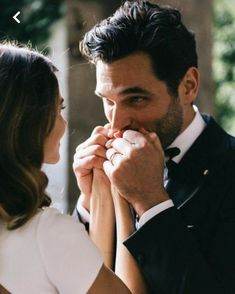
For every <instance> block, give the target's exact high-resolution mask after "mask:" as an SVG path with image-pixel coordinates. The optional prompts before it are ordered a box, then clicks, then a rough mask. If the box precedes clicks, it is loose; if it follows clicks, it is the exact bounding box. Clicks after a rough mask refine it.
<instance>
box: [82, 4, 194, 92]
mask: <svg viewBox="0 0 235 294" xmlns="http://www.w3.org/2000/svg"><path fill="white" fill-rule="evenodd" d="M80 51H81V53H82V54H83V55H84V56H85V57H87V58H88V60H89V61H90V62H92V63H95V64H96V62H97V61H98V60H101V61H103V62H106V63H111V62H113V61H115V60H118V59H120V58H123V57H126V56H128V55H130V54H132V53H138V52H143V53H146V54H148V55H149V56H150V58H151V61H152V65H153V69H154V72H155V75H156V76H157V78H158V79H160V80H162V81H164V82H166V85H167V87H168V90H169V91H170V92H171V93H172V94H174V95H177V94H178V86H179V83H180V81H181V80H182V78H183V77H184V75H185V73H186V72H187V70H188V69H189V68H190V67H192V66H193V67H197V53H196V42H195V37H194V34H193V33H192V32H191V31H189V30H188V29H187V28H186V27H185V26H184V25H183V23H182V22H181V14H180V12H179V11H178V10H177V9H175V8H171V7H166V6H160V5H157V4H151V3H149V2H148V1H138V0H137V1H125V2H124V4H123V5H122V6H121V7H120V8H119V9H118V10H117V11H116V12H115V13H114V14H113V15H112V16H111V17H109V18H107V19H105V20H103V21H102V22H100V23H99V24H97V25H96V26H94V27H93V28H92V29H91V30H90V31H89V32H88V33H86V34H85V36H84V39H83V40H82V41H81V42H80ZM177 96H178V95H177Z"/></svg>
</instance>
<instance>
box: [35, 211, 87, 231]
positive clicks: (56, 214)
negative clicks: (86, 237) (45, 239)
mask: <svg viewBox="0 0 235 294" xmlns="http://www.w3.org/2000/svg"><path fill="white" fill-rule="evenodd" d="M36 218H37V219H38V220H37V223H38V233H42V232H44V233H47V234H51V231H53V232H54V233H55V232H57V231H58V232H61V233H62V232H63V231H64V230H66V231H67V232H69V231H71V232H72V231H74V230H75V231H76V232H77V231H83V232H84V233H85V234H87V232H86V231H85V227H84V225H83V224H81V223H80V222H78V221H76V220H75V219H74V218H73V217H72V216H71V215H68V214H63V213H61V212H60V211H59V210H58V209H56V208H53V207H45V208H43V209H41V210H40V211H39V212H38V214H37V215H36Z"/></svg>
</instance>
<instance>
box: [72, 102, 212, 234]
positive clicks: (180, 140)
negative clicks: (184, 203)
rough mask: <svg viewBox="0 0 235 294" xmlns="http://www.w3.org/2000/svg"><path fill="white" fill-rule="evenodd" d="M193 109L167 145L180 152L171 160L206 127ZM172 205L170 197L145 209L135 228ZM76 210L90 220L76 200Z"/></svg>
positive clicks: (186, 149) (181, 153)
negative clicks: (188, 123)
mask: <svg viewBox="0 0 235 294" xmlns="http://www.w3.org/2000/svg"><path fill="white" fill-rule="evenodd" d="M193 108H194V111H195V116H194V118H193V120H192V122H191V123H190V125H189V126H188V127H187V128H186V129H185V130H184V131H183V132H182V133H181V134H180V135H179V136H178V137H176V139H175V140H174V141H173V142H172V143H171V144H170V145H169V146H168V147H167V148H172V147H177V148H179V149H180V153H179V154H178V155H177V156H175V157H174V158H173V159H172V160H173V161H175V162H176V163H179V162H180V160H181V159H182V158H183V156H184V155H185V153H186V152H187V151H188V149H189V148H190V147H191V146H192V144H193V143H194V141H195V140H196V139H197V137H198V136H199V135H200V134H201V133H202V131H203V130H204V128H205V127H206V123H205V121H204V120H203V118H202V116H201V114H200V112H199V111H198V108H197V107H196V106H195V105H194V106H193ZM167 181H168V178H167V172H166V170H165V171H164V185H166V183H167ZM172 206H174V203H173V201H172V200H171V199H169V200H166V201H164V202H162V203H160V204H157V205H155V206H153V207H152V208H150V209H149V210H147V211H146V212H145V213H143V215H142V216H141V217H140V219H139V222H137V223H136V227H137V229H138V228H140V227H141V226H143V225H144V224H145V223H146V222H147V221H149V220H150V219H151V218H153V217H154V216H155V215H157V214H159V213H160V212H162V211H164V210H166V209H168V208H170V207H172ZM77 210H78V212H79V214H80V217H81V219H82V221H84V222H89V220H90V214H89V212H88V211H87V210H86V209H85V208H84V207H83V206H82V205H81V204H80V202H79V201H78V203H77Z"/></svg>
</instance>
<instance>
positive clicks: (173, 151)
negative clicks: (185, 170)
mask: <svg viewBox="0 0 235 294" xmlns="http://www.w3.org/2000/svg"><path fill="white" fill-rule="evenodd" d="M178 154H180V149H179V148H177V147H173V148H168V149H166V150H165V156H166V157H167V158H169V159H168V160H167V162H166V167H167V170H168V178H170V177H172V176H173V175H174V173H175V172H176V170H177V166H178V164H177V163H176V162H174V161H173V160H172V158H174V157H175V156H177V155H178Z"/></svg>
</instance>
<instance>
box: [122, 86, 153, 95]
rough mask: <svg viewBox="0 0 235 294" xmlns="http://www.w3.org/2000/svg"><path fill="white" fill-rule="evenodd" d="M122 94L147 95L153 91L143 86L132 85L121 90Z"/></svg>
mask: <svg viewBox="0 0 235 294" xmlns="http://www.w3.org/2000/svg"><path fill="white" fill-rule="evenodd" d="M120 94H122V95H127V94H145V95H152V93H151V92H149V91H148V90H146V89H143V88H141V87H131V88H127V89H124V90H122V91H121V92H120Z"/></svg>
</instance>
